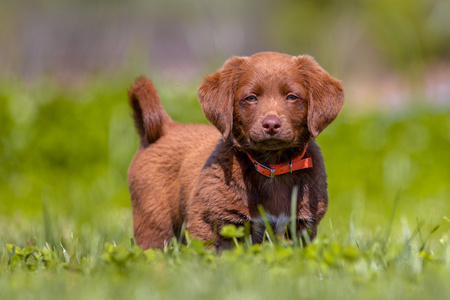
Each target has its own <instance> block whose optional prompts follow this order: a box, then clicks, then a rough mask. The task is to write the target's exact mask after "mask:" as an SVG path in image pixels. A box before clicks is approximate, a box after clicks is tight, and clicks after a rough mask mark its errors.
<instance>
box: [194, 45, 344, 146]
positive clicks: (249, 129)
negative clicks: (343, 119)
mask: <svg viewBox="0 0 450 300" xmlns="http://www.w3.org/2000/svg"><path fill="white" fill-rule="evenodd" d="M198 92H199V93H198V94H199V100H200V103H201V105H202V109H203V112H204V113H205V115H206V117H207V118H208V120H210V121H211V123H213V124H214V125H215V126H216V127H217V128H218V129H219V130H220V131H221V132H222V134H223V137H224V139H227V138H229V137H230V135H232V137H233V139H234V140H235V141H236V142H237V143H238V144H239V145H240V146H241V147H243V148H248V149H254V150H279V149H287V148H295V147H298V146H303V145H302V143H303V144H304V142H305V140H307V139H309V137H311V136H312V137H314V138H316V137H317V135H318V134H319V133H320V132H321V131H322V130H323V129H325V127H327V126H328V125H329V124H330V123H331V122H332V121H333V120H334V119H335V118H336V116H337V114H338V113H339V111H340V109H341V108H342V105H343V103H344V92H343V89H342V86H341V84H340V82H339V81H338V80H336V79H334V78H333V77H331V76H330V75H329V74H328V73H327V72H326V71H325V70H324V69H322V68H321V67H320V66H319V64H318V63H317V62H316V61H315V60H314V59H313V58H312V57H310V56H307V55H302V56H297V57H294V56H290V55H286V54H280V53H273V52H264V53H258V54H255V55H253V56H250V57H234V58H231V59H230V60H228V61H227V62H225V64H224V66H223V67H222V68H221V69H220V70H219V71H217V72H216V73H214V74H212V75H209V76H206V78H205V79H204V81H203V84H202V85H201V86H200V88H199V91H198Z"/></svg>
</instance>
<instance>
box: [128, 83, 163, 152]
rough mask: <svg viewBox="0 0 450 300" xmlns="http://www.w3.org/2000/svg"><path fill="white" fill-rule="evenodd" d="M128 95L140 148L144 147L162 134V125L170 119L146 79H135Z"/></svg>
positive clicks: (151, 85) (154, 90) (156, 93)
mask: <svg viewBox="0 0 450 300" xmlns="http://www.w3.org/2000/svg"><path fill="white" fill-rule="evenodd" d="M128 94H129V98H130V106H131V108H132V109H133V119H134V125H135V127H136V130H137V132H138V134H139V136H140V137H141V147H146V146H148V145H149V144H151V143H154V142H155V141H156V140H157V139H159V138H160V137H161V136H162V135H163V134H164V124H165V123H167V122H169V121H170V117H169V116H168V115H167V113H166V112H165V110H164V108H163V107H162V105H161V100H160V99H159V96H158V92H157V91H156V88H155V86H154V85H153V83H152V82H151V81H150V80H148V79H147V78H145V77H139V78H137V79H136V82H135V83H134V84H133V85H132V86H131V89H130V90H129V92H128Z"/></svg>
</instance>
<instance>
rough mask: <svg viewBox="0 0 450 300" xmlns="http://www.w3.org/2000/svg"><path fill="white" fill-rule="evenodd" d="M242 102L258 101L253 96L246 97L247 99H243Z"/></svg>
mask: <svg viewBox="0 0 450 300" xmlns="http://www.w3.org/2000/svg"><path fill="white" fill-rule="evenodd" d="M244 100H245V101H247V102H256V101H258V98H256V97H255V96H248V97H245V98H244Z"/></svg>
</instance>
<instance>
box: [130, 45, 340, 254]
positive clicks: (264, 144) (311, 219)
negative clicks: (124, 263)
mask: <svg viewBox="0 0 450 300" xmlns="http://www.w3.org/2000/svg"><path fill="white" fill-rule="evenodd" d="M198 95H199V100H200V103H201V105H202V109H203V112H204V113H205V115H206V117H207V118H208V120H210V121H211V123H212V124H213V125H214V126H215V127H213V126H210V125H201V124H179V123H176V122H174V121H172V120H171V119H170V117H169V116H168V115H167V114H166V113H165V111H164V109H163V107H162V106H161V104H160V100H159V97H158V94H157V92H156V89H155V87H154V86H153V84H152V82H151V81H149V80H148V79H146V78H143V77H141V78H138V79H137V80H136V83H135V84H134V85H133V86H132V88H131V90H130V103H131V106H132V108H133V111H134V121H135V125H136V128H137V131H138V133H139V135H140V136H141V147H140V149H139V151H138V152H137V153H136V156H135V157H134V160H133V162H132V163H131V166H130V169H129V174H128V184H129V188H130V193H131V202H132V206H133V222H134V233H135V238H136V241H137V244H138V245H139V246H141V247H142V248H144V249H147V248H150V247H156V248H162V247H164V244H165V243H167V242H168V241H169V240H170V239H171V238H172V237H174V236H177V235H178V234H179V233H180V229H181V228H182V225H183V223H185V224H186V226H187V229H188V230H189V232H190V233H191V235H192V236H194V237H197V238H200V239H201V240H204V241H206V240H211V241H213V242H214V245H215V246H216V247H218V248H220V247H226V246H227V245H226V243H225V241H224V240H223V238H222V237H221V236H220V235H219V234H218V232H220V229H221V228H222V227H223V226H224V225H227V224H236V225H242V224H244V223H245V222H250V224H251V225H252V226H251V228H252V232H251V236H252V240H253V242H261V240H262V235H263V232H264V224H263V222H262V219H261V216H260V213H259V210H258V206H259V205H261V206H262V207H263V208H264V210H265V211H266V214H267V216H268V219H269V222H270V223H271V225H272V227H273V229H274V231H275V232H276V233H279V234H282V233H284V231H285V230H286V228H287V227H289V225H288V222H289V220H290V214H291V213H290V212H291V207H290V206H291V193H292V189H293V187H294V186H297V187H298V205H297V225H296V226H297V231H301V230H306V231H307V232H308V233H309V235H310V238H314V236H315V235H316V230H317V225H318V224H319V222H320V220H321V219H322V217H323V216H324V214H325V211H326V210H327V205H328V194H327V182H326V179H327V176H326V173H325V166H324V163H323V158H322V155H321V153H320V148H319V147H318V146H317V144H316V143H315V142H314V139H315V138H316V137H317V135H318V134H319V133H320V132H321V131H322V130H323V129H324V128H325V127H327V126H328V124H330V123H331V122H332V121H333V120H334V119H335V118H336V116H337V114H338V113H339V111H340V109H341V107H342V105H343V102H344V93H343V89H342V87H341V85H340V83H339V81H338V80H336V79H334V78H333V77H331V76H330V75H329V74H328V73H327V72H326V71H325V70H323V69H322V68H321V67H320V66H319V65H318V64H317V63H316V62H315V60H314V59H313V58H312V57H310V56H305V55H303V56H298V57H293V56H289V55H285V54H280V53H272V52H267V53H259V54H255V55H253V56H250V57H234V58H231V59H230V60H228V61H227V62H226V63H225V64H224V66H223V67H222V68H221V69H220V70H218V71H217V72H216V73H214V74H212V75H209V76H206V78H205V79H204V81H203V84H202V85H201V86H200V88H199V91H198ZM217 129H218V130H217Z"/></svg>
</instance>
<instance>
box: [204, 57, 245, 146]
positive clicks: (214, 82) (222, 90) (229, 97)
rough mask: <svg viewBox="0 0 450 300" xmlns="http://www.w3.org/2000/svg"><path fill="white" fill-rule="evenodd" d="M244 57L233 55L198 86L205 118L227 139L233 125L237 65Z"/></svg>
mask: <svg viewBox="0 0 450 300" xmlns="http://www.w3.org/2000/svg"><path fill="white" fill-rule="evenodd" d="M243 60H244V58H242V57H233V58H230V59H229V60H227V61H226V62H225V64H224V65H223V67H222V68H221V69H220V70H218V71H217V72H216V73H214V74H211V75H208V76H206V77H205V79H204V80H203V83H202V85H200V87H199V88H198V99H199V101H200V104H201V106H202V110H203V113H204V114H205V116H206V118H207V119H208V120H209V121H210V122H211V123H213V125H214V126H216V127H217V129H219V131H220V132H221V133H222V135H223V138H224V140H226V139H228V138H229V136H230V133H231V127H232V126H233V106H234V95H235V93H236V86H237V81H238V79H239V78H238V76H239V75H238V74H239V66H240V65H241V63H242V61H243Z"/></svg>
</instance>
